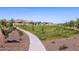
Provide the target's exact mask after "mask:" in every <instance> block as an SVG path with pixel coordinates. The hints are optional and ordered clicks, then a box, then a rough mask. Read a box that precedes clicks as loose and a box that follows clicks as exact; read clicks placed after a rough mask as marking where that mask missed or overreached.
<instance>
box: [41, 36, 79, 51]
mask: <svg viewBox="0 0 79 59" xmlns="http://www.w3.org/2000/svg"><path fill="white" fill-rule="evenodd" d="M42 42H43V44H44V46H45V47H46V49H47V50H48V51H79V35H76V36H74V37H71V38H64V39H59V40H50V41H42Z"/></svg>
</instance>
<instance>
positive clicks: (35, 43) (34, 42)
mask: <svg viewBox="0 0 79 59" xmlns="http://www.w3.org/2000/svg"><path fill="white" fill-rule="evenodd" d="M17 29H19V30H20V31H23V32H25V33H27V35H28V36H29V39H30V47H29V51H46V49H45V47H44V45H43V44H42V42H41V41H40V39H39V38H38V37H37V36H35V35H34V34H32V33H30V32H28V31H25V30H23V29H20V28H18V27H17Z"/></svg>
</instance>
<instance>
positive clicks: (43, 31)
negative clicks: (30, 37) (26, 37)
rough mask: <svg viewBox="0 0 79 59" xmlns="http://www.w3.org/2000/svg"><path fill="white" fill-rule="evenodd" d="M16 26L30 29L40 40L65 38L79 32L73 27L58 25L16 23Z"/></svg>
mask: <svg viewBox="0 0 79 59" xmlns="http://www.w3.org/2000/svg"><path fill="white" fill-rule="evenodd" d="M17 26H18V27H20V28H22V29H24V30H27V31H30V32H32V33H34V34H35V35H37V36H38V37H39V38H40V39H41V40H51V39H58V38H67V37H70V36H73V35H75V34H79V31H76V30H74V29H70V28H69V29H68V28H66V27H64V26H58V25H52V26H49V25H17Z"/></svg>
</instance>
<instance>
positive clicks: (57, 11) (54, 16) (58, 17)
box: [0, 7, 79, 23]
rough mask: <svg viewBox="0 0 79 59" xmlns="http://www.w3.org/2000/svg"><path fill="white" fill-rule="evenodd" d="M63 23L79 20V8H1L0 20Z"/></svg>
mask: <svg viewBox="0 0 79 59" xmlns="http://www.w3.org/2000/svg"><path fill="white" fill-rule="evenodd" d="M2 18H6V19H11V18H14V19H24V20H29V21H42V22H53V23H63V22H67V21H70V20H75V19H76V18H79V8H78V7H0V19H2Z"/></svg>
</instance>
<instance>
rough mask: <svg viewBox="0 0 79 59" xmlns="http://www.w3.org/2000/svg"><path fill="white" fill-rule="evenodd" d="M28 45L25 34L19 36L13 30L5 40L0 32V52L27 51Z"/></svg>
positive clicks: (27, 38)
mask: <svg viewBox="0 0 79 59" xmlns="http://www.w3.org/2000/svg"><path fill="white" fill-rule="evenodd" d="M29 44H30V42H29V37H28V35H27V34H26V33H23V35H19V32H18V31H17V30H14V31H12V32H11V33H10V34H9V35H8V37H7V38H6V39H5V37H4V35H3V34H2V32H1V31H0V51H28V49H29Z"/></svg>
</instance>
